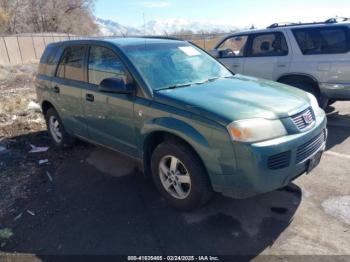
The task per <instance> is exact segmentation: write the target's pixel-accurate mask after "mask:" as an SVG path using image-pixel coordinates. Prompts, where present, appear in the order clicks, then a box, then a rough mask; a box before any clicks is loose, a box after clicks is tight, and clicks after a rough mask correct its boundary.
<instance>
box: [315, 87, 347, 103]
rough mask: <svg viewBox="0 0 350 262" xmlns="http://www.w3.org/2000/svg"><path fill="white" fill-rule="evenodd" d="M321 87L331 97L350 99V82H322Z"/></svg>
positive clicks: (323, 92) (322, 91)
mask: <svg viewBox="0 0 350 262" xmlns="http://www.w3.org/2000/svg"><path fill="white" fill-rule="evenodd" d="M320 89H321V93H322V94H324V95H325V96H326V97H327V98H329V99H335V100H350V83H320Z"/></svg>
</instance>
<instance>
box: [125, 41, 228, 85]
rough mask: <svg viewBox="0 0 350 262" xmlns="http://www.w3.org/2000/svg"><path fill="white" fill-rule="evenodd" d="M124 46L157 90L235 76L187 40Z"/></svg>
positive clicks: (134, 62)
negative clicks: (185, 41) (186, 41)
mask: <svg viewBox="0 0 350 262" xmlns="http://www.w3.org/2000/svg"><path fill="white" fill-rule="evenodd" d="M124 49H125V50H124V51H125V53H126V54H127V55H128V57H129V59H130V60H131V61H132V62H133V64H134V65H135V66H136V67H137V68H138V70H139V71H140V73H141V75H142V77H143V78H144V79H145V80H146V82H147V83H148V85H149V86H150V87H151V88H152V89H154V90H160V89H165V88H169V87H172V86H177V85H184V84H191V83H199V82H203V81H206V80H208V79H213V78H221V77H230V76H232V73H231V72H230V71H229V70H227V69H226V68H225V67H224V66H223V65H221V64H220V63H219V62H217V61H216V60H215V59H214V58H212V57H211V56H209V55H208V54H207V53H205V52H204V51H202V50H200V49H199V48H196V47H195V46H192V45H189V44H187V43H183V42H182V43H176V44H174V43H166V44H163V43H162V44H146V45H145V44H142V45H132V46H129V47H125V48H124Z"/></svg>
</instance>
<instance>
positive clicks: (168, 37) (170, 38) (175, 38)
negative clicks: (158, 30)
mask: <svg viewBox="0 0 350 262" xmlns="http://www.w3.org/2000/svg"><path fill="white" fill-rule="evenodd" d="M138 37H139V38H151V39H167V40H179V41H181V40H182V39H180V38H177V37H173V36H153V35H151V36H138Z"/></svg>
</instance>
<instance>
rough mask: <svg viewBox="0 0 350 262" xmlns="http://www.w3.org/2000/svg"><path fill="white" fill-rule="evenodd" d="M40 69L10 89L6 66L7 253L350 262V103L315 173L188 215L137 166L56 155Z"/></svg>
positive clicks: (2, 164)
mask: <svg viewBox="0 0 350 262" xmlns="http://www.w3.org/2000/svg"><path fill="white" fill-rule="evenodd" d="M34 69H35V66H34V65H33V66H31V67H30V66H29V67H22V68H14V69H13V70H14V72H12V73H9V74H10V76H11V77H12V78H11V79H12V80H11V82H9V81H5V80H4V79H5V77H3V80H1V75H6V79H8V78H9V74H8V70H7V71H6V72H5V73H4V69H3V68H2V70H3V72H2V71H1V68H0V99H1V101H2V102H1V106H0V254H1V252H3V253H9V254H13V253H15V252H16V253H19V254H23V253H25V254H33V255H36V256H37V258H35V257H33V260H35V259H40V255H44V254H123V255H126V254H128V255H131V254H139V255H145V254H176V255H180V254H211V255H225V254H229V255H233V254H248V255H251V257H252V258H254V257H256V256H260V255H280V256H284V255H296V254H297V255H350V138H349V137H350V102H337V103H335V104H334V105H333V106H331V107H330V108H329V109H328V111H327V113H328V119H329V125H328V129H329V141H328V145H327V151H326V152H325V154H324V156H323V159H322V161H321V164H320V165H319V166H318V167H317V168H316V169H315V170H314V171H313V172H312V173H311V174H309V175H304V176H301V177H300V178H298V179H297V180H296V181H294V182H293V183H292V184H290V185H289V186H288V187H287V188H285V189H283V190H279V191H275V192H271V193H268V194H264V195H261V196H257V197H253V198H249V199H245V200H233V199H229V198H224V197H222V196H219V195H218V196H216V197H215V198H214V199H213V201H211V202H210V203H209V205H208V206H206V207H204V208H202V209H200V210H197V211H195V212H191V213H181V212H178V211H176V210H174V209H172V208H171V207H169V206H168V205H167V203H166V202H165V201H164V200H163V199H162V198H161V197H160V196H159V194H158V193H157V192H156V191H155V188H154V187H153V185H152V184H151V183H150V182H149V181H148V180H147V179H145V178H144V177H143V176H142V174H140V173H139V172H138V171H137V169H136V166H135V163H133V162H132V161H131V160H129V159H126V158H125V157H123V156H120V155H118V154H117V153H114V152H111V151H109V150H106V149H102V148H98V147H94V146H91V145H87V144H85V143H78V144H77V145H76V146H75V147H74V148H71V149H67V150H64V151H62V150H58V149H55V148H53V146H52V144H51V142H50V140H49V139H48V135H47V133H46V130H45V126H44V122H43V120H42V118H41V116H40V112H38V111H37V109H36V108H35V106H33V104H31V105H32V106H29V107H28V105H29V103H30V102H35V96H34V95H33V88H34V87H33V84H32V78H33V74H32V72H33V70H34ZM18 75H21V76H20V77H19V76H18ZM3 101H8V102H7V103H6V104H5V103H3ZM13 103H15V104H14V105H13ZM31 145H35V146H48V147H49V150H48V151H47V152H42V153H29V151H30V150H31V148H32V147H31ZM44 159H47V160H48V163H46V164H43V165H39V163H38V161H39V160H44Z"/></svg>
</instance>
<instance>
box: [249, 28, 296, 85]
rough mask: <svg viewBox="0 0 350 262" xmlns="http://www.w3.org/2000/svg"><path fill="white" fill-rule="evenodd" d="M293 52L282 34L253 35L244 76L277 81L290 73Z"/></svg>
mask: <svg viewBox="0 0 350 262" xmlns="http://www.w3.org/2000/svg"><path fill="white" fill-rule="evenodd" d="M290 60H291V52H290V51H289V49H288V44H287V40H286V37H285V35H284V34H283V33H282V32H266V33H258V34H251V35H250V37H249V40H248V44H247V51H246V58H245V65H244V70H243V74H245V75H250V76H255V77H259V78H265V79H270V80H276V79H277V78H278V77H279V76H281V75H283V74H285V73H287V72H288V71H289V65H290Z"/></svg>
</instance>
